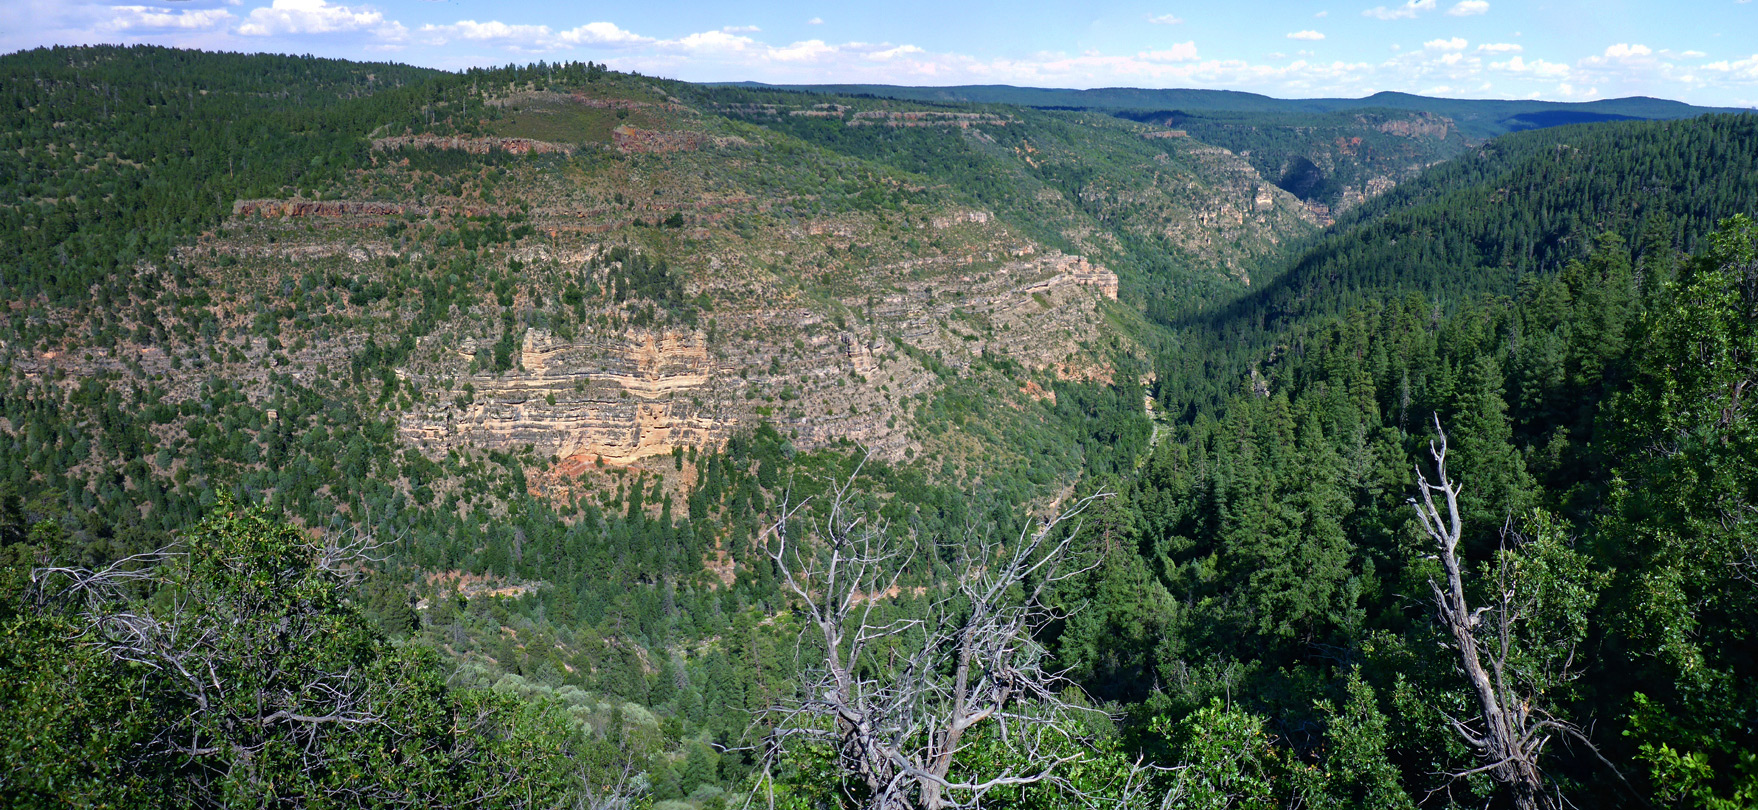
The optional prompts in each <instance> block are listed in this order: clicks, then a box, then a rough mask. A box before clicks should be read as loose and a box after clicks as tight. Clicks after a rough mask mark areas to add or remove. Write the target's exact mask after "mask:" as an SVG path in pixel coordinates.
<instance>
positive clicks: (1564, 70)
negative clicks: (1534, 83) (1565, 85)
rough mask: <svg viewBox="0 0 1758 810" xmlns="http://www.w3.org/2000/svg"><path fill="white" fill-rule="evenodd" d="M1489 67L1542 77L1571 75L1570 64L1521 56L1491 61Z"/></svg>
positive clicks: (1554, 77)
mask: <svg viewBox="0 0 1758 810" xmlns="http://www.w3.org/2000/svg"><path fill="white" fill-rule="evenodd" d="M1489 67H1490V69H1491V70H1499V71H1503V72H1505V73H1513V74H1517V75H1523V76H1531V77H1533V78H1540V79H1556V78H1561V77H1563V76H1567V75H1569V66H1568V65H1561V64H1557V63H1556V62H1546V61H1544V60H1543V59H1534V60H1532V61H1530V62H1528V61H1526V60H1525V59H1524V58H1522V57H1520V56H1515V57H1514V58H1512V59H1509V60H1508V61H1506V62H1491V63H1489Z"/></svg>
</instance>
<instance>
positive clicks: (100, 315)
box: [0, 48, 1758, 810]
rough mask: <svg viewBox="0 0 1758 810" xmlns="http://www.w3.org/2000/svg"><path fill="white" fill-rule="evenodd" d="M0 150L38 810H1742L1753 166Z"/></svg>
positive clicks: (807, 127) (878, 151) (421, 107)
mask: <svg viewBox="0 0 1758 810" xmlns="http://www.w3.org/2000/svg"><path fill="white" fill-rule="evenodd" d="M0 82H3V84H0V92H4V94H5V100H4V101H0V111H3V114H4V115H5V116H6V121H7V127H6V129H5V130H4V131H5V133H6V134H5V135H4V136H0V137H5V138H7V139H8V140H6V142H5V145H6V147H7V148H6V149H5V150H4V151H0V245H4V247H0V251H3V252H0V299H3V300H4V302H5V309H4V310H0V449H3V452H0V725H4V726H5V727H6V728H8V729H9V730H10V732H9V733H8V734H7V735H5V736H4V739H3V741H0V803H5V804H7V805H8V806H20V807H56V806H66V805H69V804H73V805H80V806H94V805H104V806H131V807H132V806H141V807H152V806H199V807H231V806H239V805H245V804H253V805H262V806H269V805H274V806H373V807H393V806H398V807H400V806H420V807H447V806H478V807H527V806H528V807H600V808H619V809H620V808H647V807H651V808H663V810H714V809H715V808H723V807H730V806H740V807H742V806H752V805H753V803H754V805H755V806H779V807H789V808H837V807H867V808H874V809H875V810H900V809H901V808H908V807H923V808H935V809H936V810H938V808H947V807H978V806H987V807H1020V808H1026V807H1032V808H1053V807H1098V806H1103V807H1140V808H1150V807H1157V808H1270V807H1297V806H1298V807H1309V806H1310V807H1336V808H1353V807H1362V808H1366V807H1373V808H1387V807H1411V808H1414V807H1423V808H1443V807H1454V806H1458V807H1468V806H1469V807H1486V806H1487V807H1519V808H1527V807H1546V808H1550V807H1556V808H1561V807H1569V806H1574V807H1588V806H1606V807H1645V806H1669V807H1695V808H1713V809H1714V810H1722V809H1723V808H1736V807H1748V806H1755V805H1758V759H1755V758H1754V755H1753V754H1752V752H1753V751H1754V750H1758V734H1755V732H1754V728H1758V645H1755V643H1754V642H1755V640H1754V638H1753V635H1752V631H1751V629H1750V625H1751V621H1750V620H1751V617H1752V616H1753V615H1758V610H1755V609H1758V585H1755V582H1758V579H1755V576H1754V570H1755V569H1754V565H1755V559H1758V557H1755V555H1758V534H1755V529H1754V522H1753V521H1754V519H1755V518H1758V429H1755V427H1754V422H1753V417H1752V414H1751V412H1750V411H1751V409H1750V407H1749V399H1750V396H1749V395H1750V392H1751V390H1752V388H1753V386H1754V383H1755V382H1758V364H1755V363H1754V360H1753V358H1754V357H1758V225H1754V224H1753V221H1752V219H1751V217H1752V215H1753V214H1754V213H1758V166H1754V164H1753V162H1752V161H1753V155H1754V154H1755V153H1758V143H1755V141H1758V124H1755V122H1754V119H1753V118H1752V117H1751V116H1749V115H1748V116H1709V117H1703V118H1696V119H1690V120H1681V121H1668V122H1622V123H1603V124H1589V125H1581V126H1573V127H1560V128H1552V129H1544V130H1541V131H1538V132H1525V133H1516V134H1513V135H1507V136H1503V137H1499V138H1496V139H1495V140H1491V141H1488V142H1487V143H1483V144H1481V145H1478V146H1475V147H1473V148H1472V149H1470V150H1468V151H1462V152H1459V153H1458V154H1457V156H1453V152H1452V151H1450V150H1452V149H1453V146H1452V144H1453V143H1454V141H1455V139H1456V138H1457V135H1456V134H1454V133H1453V132H1451V131H1449V130H1447V128H1448V127H1451V126H1455V124H1453V123H1450V122H1449V120H1448V119H1445V118H1433V119H1431V118H1426V117H1421V116H1417V117H1411V116H1410V115H1409V113H1406V112H1398V113H1386V112H1378V113H1371V114H1357V113H1349V114H1346V115H1344V114H1333V113H1331V112H1326V111H1317V112H1314V113H1312V115H1313V116H1314V120H1315V121H1319V123H1322V124H1323V126H1317V124H1315V125H1314V128H1312V130H1311V131H1310V132H1305V133H1304V134H1302V133H1300V132H1296V131H1294V130H1292V129H1290V130H1278V129H1275V128H1274V127H1269V126H1268V122H1269V119H1263V120H1259V119H1257V118H1254V117H1253V116H1255V115H1257V113H1256V112H1252V111H1250V110H1241V111H1237V112H1233V113H1227V114H1220V113H1213V114H1204V115H1202V116H1194V117H1184V118H1180V119H1179V120H1177V121H1174V120H1171V119H1164V120H1152V119H1151V120H1148V121H1145V122H1141V121H1129V120H1124V119H1121V118H1119V117H1116V116H1113V115H1108V114H1100V113H1092V112H1084V111H1078V110H1040V109H1028V108H1023V107H1013V106H1007V105H1005V104H998V103H983V104H972V103H966V102H948V101H932V100H929V101H897V100H886V99H875V98H871V97H859V96H853V95H817V94H809V93H800V92H789V91H780V90H775V89H768V88H749V87H709V86H693V85H687V84H683V83H678V82H669V81H664V80H659V79H653V78H650V77H644V76H639V75H634V74H622V73H616V72H613V71H608V70H606V69H604V68H603V67H602V66H599V65H596V64H592V63H587V64H576V63H568V64H554V65H552V64H547V63H539V64H535V65H529V66H525V67H509V68H505V69H497V70H473V71H468V72H464V73H457V74H451V73H443V72H437V71H425V70H417V69H412V68H406V67H401V66H396V65H385V64H358V63H348V62H334V61H326V60H316V59H310V58H298V57H268V56H236V55H224V54H202V53H193V52H182V51H172V50H166V49H154V48H58V49H46V50H39V51H32V52H28V53H19V54H12V55H8V56H5V57H0ZM1270 101H1274V100H1270ZM1393 101H1396V99H1393ZM1386 106H1394V107H1396V106H1399V105H1396V104H1391V105H1386ZM1161 109H1171V108H1169V107H1165V108H1161ZM1254 109H1255V108H1254ZM1363 116H1366V117H1363ZM1319 119H1322V120H1319ZM1412 122H1414V124H1412ZM1308 123H1312V122H1311V121H1309V122H1308ZM1387 125H1390V126H1387ZM1413 125H1420V126H1418V129H1419V130H1421V131H1417V130H1411V129H1410V127H1411V126H1413ZM1326 127H1330V129H1327V128H1326ZM1363 127H1365V128H1366V129H1365V130H1360V129H1359V128H1363ZM1351 131H1366V132H1370V133H1372V134H1368V135H1362V136H1361V137H1362V141H1361V143H1360V145H1359V146H1360V149H1359V150H1357V151H1356V152H1354V153H1353V154H1352V156H1353V157H1354V158H1357V159H1358V160H1357V162H1356V163H1354V164H1349V165H1352V166H1354V167H1355V168H1353V169H1348V171H1356V172H1360V173H1361V174H1359V175H1352V176H1360V177H1368V176H1380V175H1379V174H1378V172H1380V171H1382V170H1383V167H1385V166H1388V165H1394V164H1402V163H1404V162H1405V161H1408V162H1409V163H1410V166H1409V167H1408V168H1409V171H1408V172H1406V173H1404V174H1400V175H1399V176H1398V177H1397V178H1396V179H1397V184H1396V188H1389V187H1388V188H1382V189H1381V190H1380V191H1379V192H1378V193H1377V195H1363V196H1362V199H1361V200H1360V201H1359V202H1358V203H1357V204H1355V205H1354V206H1353V207H1352V208H1351V209H1350V210H1348V211H1347V212H1331V213H1334V214H1335V215H1336V222H1335V224H1333V225H1330V226H1329V227H1325V228H1323V229H1322V230H1321V226H1320V225H1319V216H1318V213H1317V212H1316V211H1315V210H1314V209H1313V208H1312V207H1310V206H1308V205H1304V204H1303V199H1304V200H1305V202H1312V201H1313V200H1314V199H1318V197H1320V196H1322V194H1328V193H1333V192H1334V191H1335V190H1334V189H1333V190H1332V191H1324V190H1322V189H1319V187H1318V186H1304V185H1302V183H1303V182H1304V181H1301V180H1300V178H1299V173H1300V171H1301V170H1302V169H1301V167H1299V166H1295V165H1294V164H1292V163H1288V162H1287V156H1289V155H1296V154H1299V155H1307V156H1308V157H1307V158H1306V159H1309V160H1313V159H1314V157H1315V156H1318V153H1317V152H1314V151H1313V150H1315V149H1319V148H1321V147H1323V148H1324V149H1327V150H1328V149H1333V148H1335V145H1336V143H1337V140H1338V138H1342V137H1344V136H1347V137H1357V136H1356V135H1349V134H1348V133H1349V132H1351ZM1443 132H1444V133H1447V134H1446V138H1444V139H1443V138H1441V137H1439V136H1440V135H1441V134H1442V133H1443ZM1412 133H1414V135H1413V134H1412ZM1424 138H1427V140H1424ZM1228 139H1233V140H1231V141H1229V140H1228ZM1223 146H1225V147H1226V148H1222V147H1223ZM1350 148H1352V149H1353V148H1355V147H1354V146H1351V147H1350ZM1260 150H1261V152H1260ZM1373 150H1379V151H1378V152H1374V151H1373ZM1247 153H1249V154H1247ZM1270 154H1275V155H1281V156H1282V157H1278V158H1276V160H1275V162H1274V166H1272V165H1271V164H1270V163H1266V162H1263V161H1264V159H1265V158H1264V155H1270ZM1327 154H1331V155H1332V157H1333V158H1336V157H1337V156H1338V154H1339V153H1335V152H1327ZM1387 156H1391V157H1387ZM1381 158H1384V161H1381V162H1377V163H1376V162H1375V161H1380V160H1381ZM1386 161H1389V162H1386ZM1436 161H1441V162H1439V163H1438V164H1437V165H1434V166H1426V164H1428V163H1434V162H1436ZM1418 164H1422V165H1421V166H1418ZM1315 165H1316V161H1315ZM1343 165H1344V164H1343V163H1335V164H1333V165H1332V166H1331V167H1327V168H1326V172H1327V173H1328V174H1326V176H1333V177H1343V176H1344V173H1343V172H1342V171H1341V170H1339V169H1338V168H1337V167H1338V166H1343ZM1345 168H1347V167H1345ZM1309 179H1310V178H1309ZM1278 183H1280V184H1282V186H1283V187H1279V186H1278ZM1286 186H1295V187H1296V188H1294V189H1292V191H1293V192H1294V193H1291V189H1289V188H1286ZM1315 189H1317V190H1316V191H1315ZM1301 194H1304V197H1301V196H1298V195H1301ZM1369 196H1371V197H1372V198H1371V199H1368V197H1369Z"/></svg>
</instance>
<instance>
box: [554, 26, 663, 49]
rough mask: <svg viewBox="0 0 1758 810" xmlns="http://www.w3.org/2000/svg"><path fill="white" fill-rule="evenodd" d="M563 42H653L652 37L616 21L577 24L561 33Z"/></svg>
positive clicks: (585, 43) (617, 43) (596, 43)
mask: <svg viewBox="0 0 1758 810" xmlns="http://www.w3.org/2000/svg"><path fill="white" fill-rule="evenodd" d="M560 38H561V40H562V41H563V42H565V43H567V44H569V45H619V46H620V45H641V44H645V43H648V42H652V41H653V38H652V37H643V36H638V35H636V34H633V33H630V32H628V31H624V30H623V29H621V28H618V27H617V26H616V23H607V22H589V23H587V24H585V25H579V26H575V27H573V28H570V29H568V30H566V31H563V32H562V33H561V34H560Z"/></svg>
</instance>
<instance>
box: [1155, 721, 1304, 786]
mask: <svg viewBox="0 0 1758 810" xmlns="http://www.w3.org/2000/svg"><path fill="white" fill-rule="evenodd" d="M1154 728H1155V730H1156V731H1158V732H1160V733H1162V734H1165V735H1167V736H1169V737H1170V738H1171V739H1172V745H1173V747H1174V749H1175V750H1177V751H1178V752H1179V755H1180V760H1179V764H1178V765H1177V766H1176V769H1175V770H1173V771H1172V774H1171V776H1170V777H1169V778H1168V779H1167V782H1168V783H1169V784H1168V785H1167V788H1166V797H1165V799H1164V801H1163V803H1162V805H1161V806H1162V807H1166V808H1173V809H1174V810H1232V809H1233V808H1239V810H1269V808H1273V807H1276V806H1278V802H1277V801H1276V792H1277V782H1278V780H1279V778H1283V774H1282V771H1283V769H1284V767H1285V766H1284V763H1283V762H1282V761H1281V759H1280V756H1279V755H1278V753H1277V752H1276V749H1275V748H1274V747H1273V746H1272V742H1273V740H1272V738H1271V737H1270V735H1269V734H1268V733H1267V732H1265V731H1264V720H1263V718H1261V717H1258V716H1256V715H1253V714H1250V713H1248V712H1245V711H1243V710H1241V709H1239V708H1237V707H1230V706H1227V705H1225V704H1224V703H1222V702H1221V701H1220V700H1215V701H1212V702H1210V703H1209V705H1208V706H1205V707H1203V708H1201V709H1198V710H1197V711H1195V712H1193V713H1191V714H1190V715H1189V716H1188V717H1186V718H1184V719H1183V720H1181V721H1179V722H1178V723H1176V724H1173V723H1168V722H1165V721H1164V720H1160V721H1156V722H1155V724H1154Z"/></svg>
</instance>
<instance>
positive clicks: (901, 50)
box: [867, 45, 927, 62]
mask: <svg viewBox="0 0 1758 810" xmlns="http://www.w3.org/2000/svg"><path fill="white" fill-rule="evenodd" d="M918 53H927V51H924V50H922V49H921V48H918V47H916V46H914V45H899V46H897V47H895V48H886V49H885V50H883V51H874V52H872V53H870V54H867V58H868V59H870V60H873V61H875V62H883V61H886V60H888V59H896V58H898V57H900V56H913V55H915V54H918Z"/></svg>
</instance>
